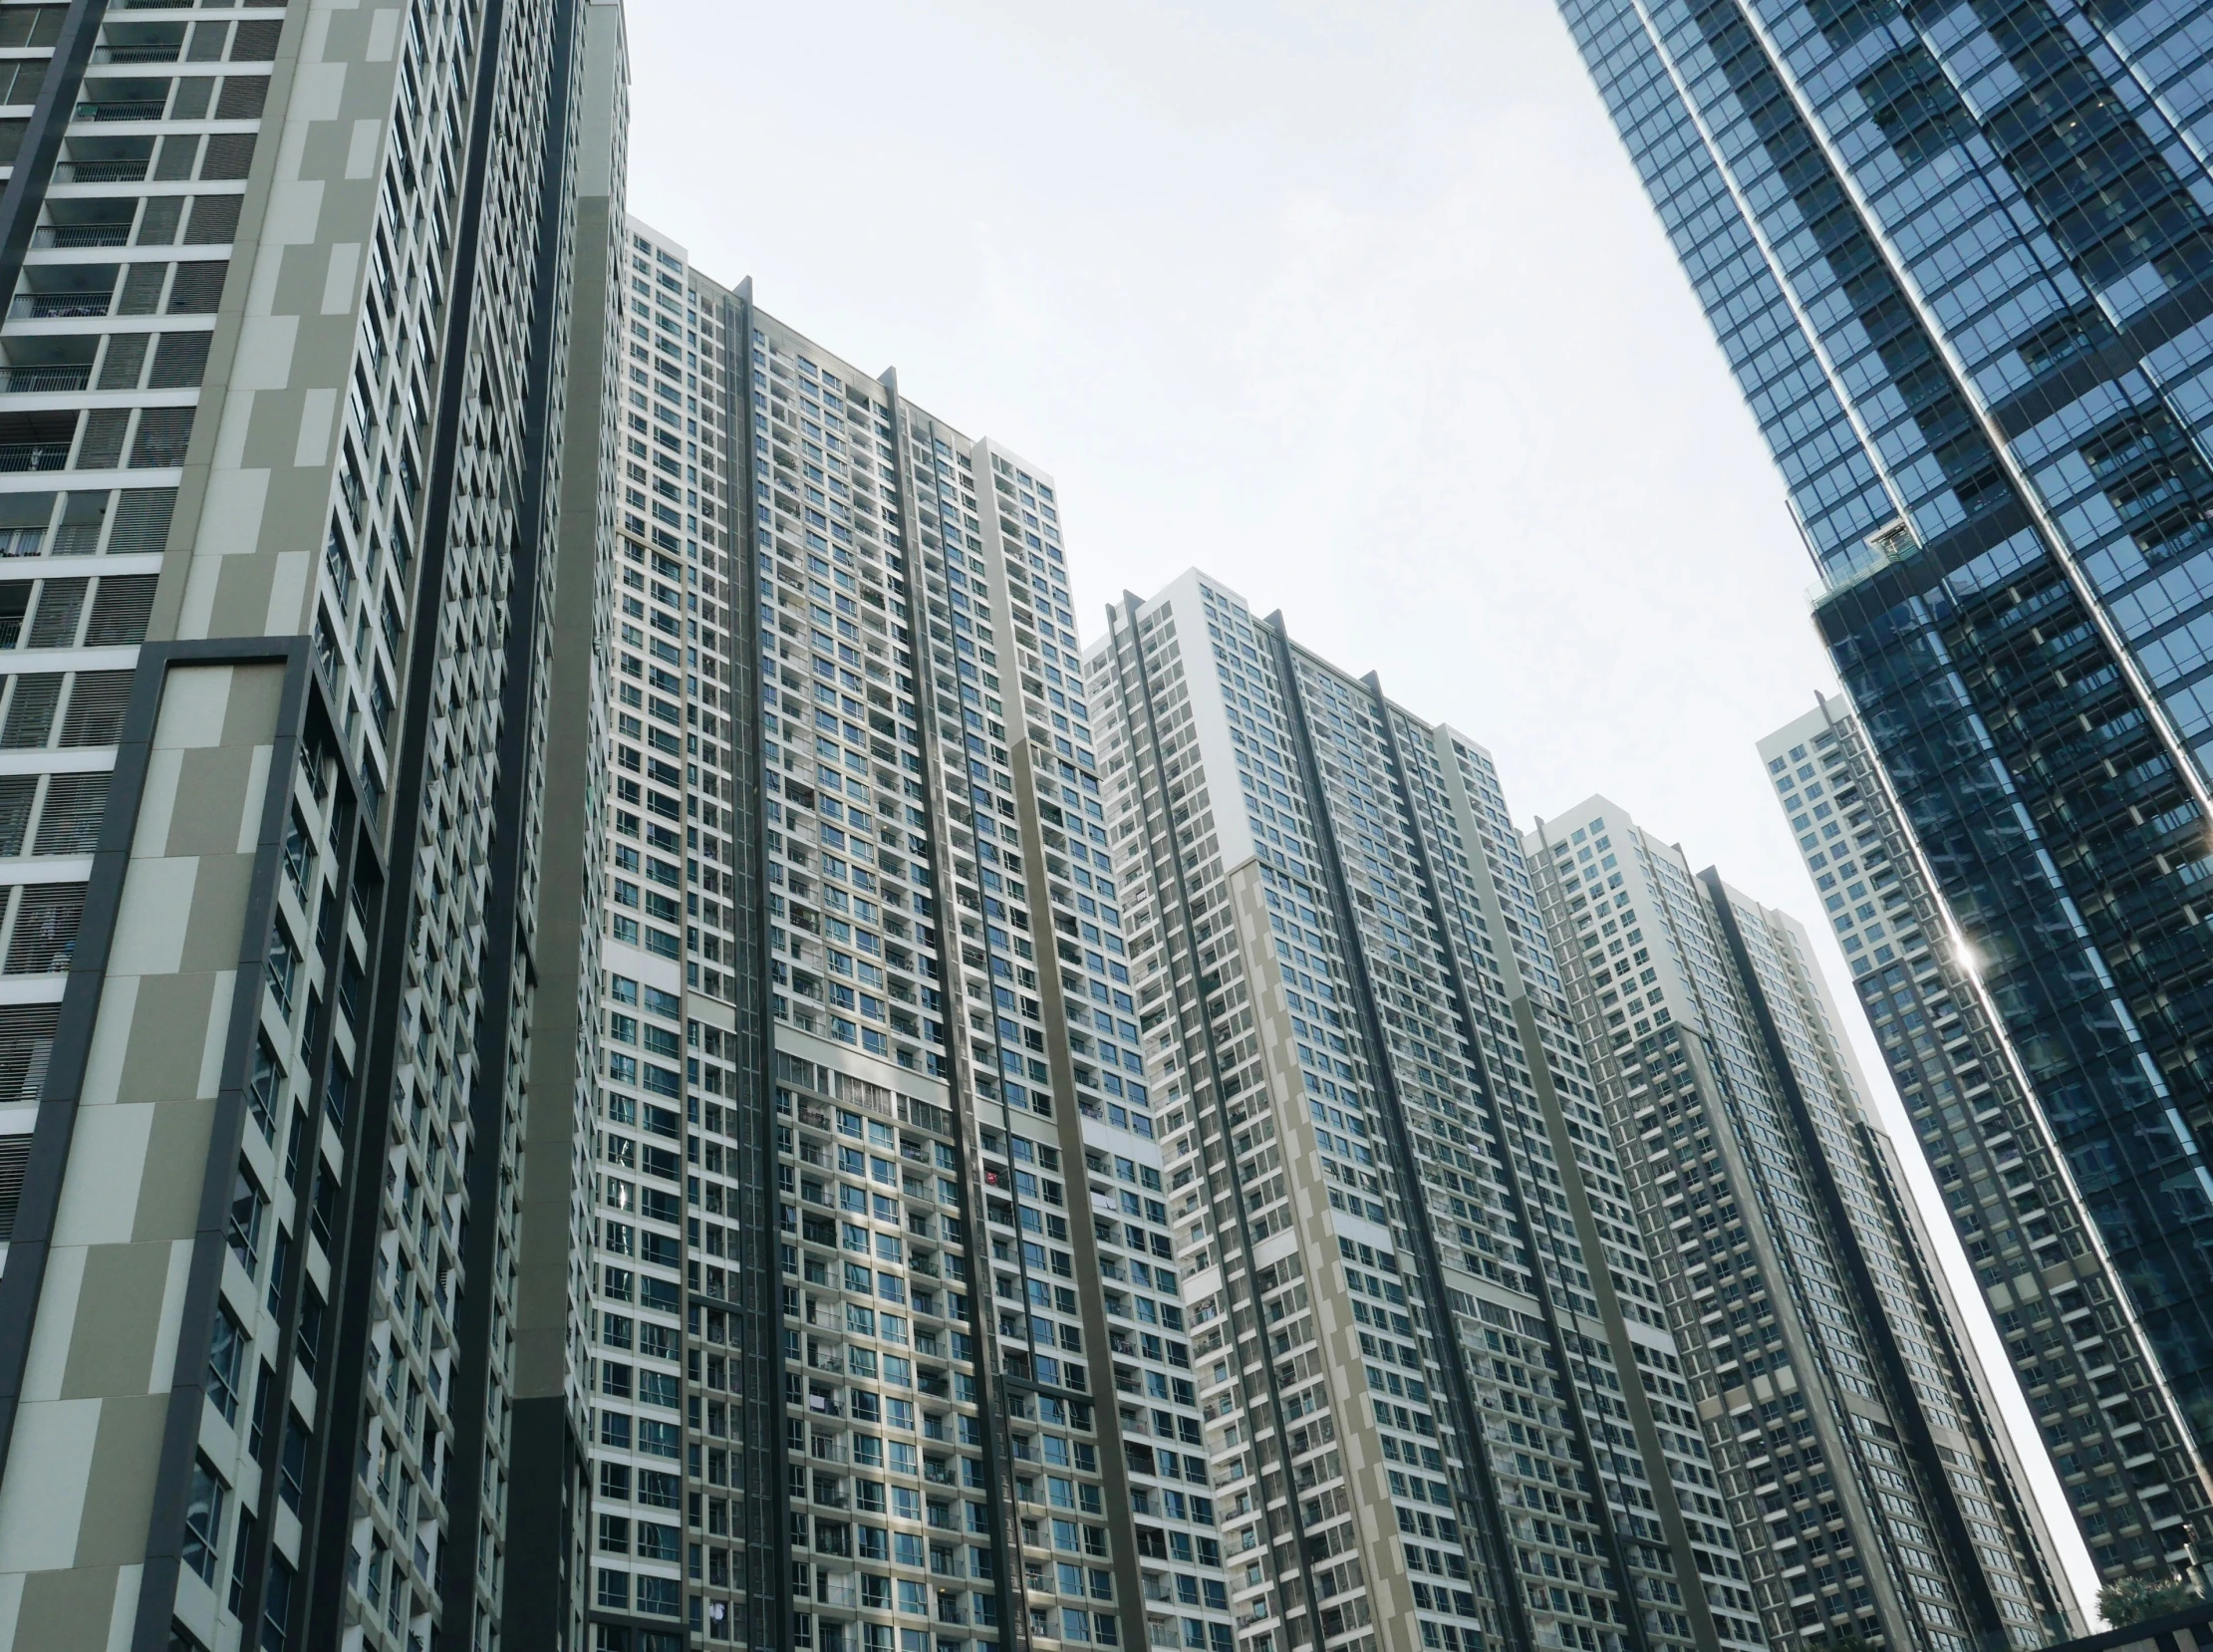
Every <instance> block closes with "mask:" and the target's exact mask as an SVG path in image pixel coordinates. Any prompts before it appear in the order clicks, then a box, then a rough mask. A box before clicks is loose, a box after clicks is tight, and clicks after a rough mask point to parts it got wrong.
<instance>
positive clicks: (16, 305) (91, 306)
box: [8, 291, 113, 321]
mask: <svg viewBox="0 0 2213 1652" xmlns="http://www.w3.org/2000/svg"><path fill="white" fill-rule="evenodd" d="M112 298H113V292H112V291H110V292H99V291H84V292H67V293H18V294H16V296H15V301H14V302H13V303H12V304H10V305H9V306H8V319H9V320H10V321H60V320H68V319H72V318H78V317H85V316H105V315H106V314H107V313H108V305H109V303H110V302H111V300H112Z"/></svg>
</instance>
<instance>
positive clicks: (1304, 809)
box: [1086, 572, 1765, 1652]
mask: <svg viewBox="0 0 2213 1652" xmlns="http://www.w3.org/2000/svg"><path fill="white" fill-rule="evenodd" d="M1086 676H1087V682H1088V685H1089V690H1090V698H1091V703H1092V706H1093V709H1094V710H1095V711H1096V712H1098V713H1099V716H1100V718H1101V723H1100V726H1101V738H1102V740H1103V742H1104V743H1103V745H1102V746H1101V747H1100V749H1101V751H1102V754H1103V756H1104V759H1105V781H1106V786H1107V791H1108V797H1107V800H1106V801H1107V809H1108V818H1109V822H1110V828H1111V835H1112V836H1113V837H1114V839H1115V847H1116V850H1117V853H1118V856H1119V862H1120V870H1121V873H1122V875H1123V880H1124V893H1125V904H1126V909H1127V911H1128V913H1129V914H1130V916H1129V919H1128V924H1129V930H1130V933H1131V937H1132V941H1131V950H1132V955H1133V967H1134V969H1135V972H1136V975H1137V981H1136V983H1135V984H1136V990H1137V995H1138V1006H1137V1007H1138V1011H1139V1025H1140V1026H1141V1027H1142V1028H1143V1029H1144V1030H1145V1033H1146V1036H1147V1039H1148V1040H1149V1042H1148V1045H1147V1049H1148V1059H1149V1060H1150V1062H1151V1064H1152V1066H1153V1069H1154V1094H1153V1101H1154V1109H1155V1115H1156V1118H1157V1120H1158V1130H1159V1133H1160V1135H1161V1137H1162V1138H1163V1140H1165V1142H1166V1143H1167V1159H1168V1169H1169V1188H1168V1199H1169V1205H1168V1212H1167V1215H1168V1217H1169V1219H1170V1221H1171V1222H1172V1223H1173V1225H1174V1229H1175V1236H1176V1241H1177V1245H1178V1250H1179V1255H1180V1259H1181V1265H1182V1267H1183V1270H1184V1277H1183V1289H1184V1298H1185V1306H1186V1311H1187V1313H1188V1314H1189V1316H1190V1323H1191V1325H1192V1327H1193V1329H1194V1331H1195V1333H1196V1336H1195V1340H1194V1342H1193V1344H1192V1350H1191V1355H1192V1363H1193V1366H1194V1379H1195V1381H1196V1383H1197V1385H1198V1398H1199V1402H1200V1406H1201V1408H1202V1415H1203V1417H1204V1420H1205V1424H1206V1427H1207V1429H1208V1431H1209V1440H1210V1445H1211V1447H1212V1449H1213V1452H1214V1456H1215V1473H1216V1476H1217V1480H1218V1482H1219V1489H1218V1492H1217V1507H1218V1514H1219V1517H1220V1520H1221V1524H1222V1537H1223V1544H1224V1550H1225V1558H1226V1560H1227V1562H1228V1565H1229V1573H1230V1575H1229V1579H1228V1581H1229V1585H1230V1591H1231V1596H1232V1604H1233V1608H1234V1610H1235V1613H1236V1617H1237V1622H1238V1625H1239V1630H1240V1635H1241V1642H1240V1644H1241V1647H1242V1648H1244V1649H1245V1652H1286V1649H1288V1648H1293V1647H1322V1646H1328V1647H1331V1648H1337V1647H1362V1648H1385V1647H1391V1648H1396V1647H1401V1646H1414V1645H1420V1646H1423V1647H1426V1648H1433V1647H1444V1648H1459V1649H1470V1648H1474V1647H1477V1646H1488V1645H1492V1644H1505V1645H1519V1646H1528V1645H1546V1646H1572V1647H1578V1648H1583V1649H1585V1652H1621V1649H1623V1648H1628V1647H1639V1648H1646V1647H1649V1648H1658V1647H1671V1646H1691V1645H1696V1646H1701V1647H1713V1646H1717V1645H1725V1646H1748V1647H1749V1646H1759V1645H1762V1644H1764V1641H1765V1636H1764V1633H1763V1630H1762V1627H1761V1622H1760V1615H1761V1614H1760V1610H1759V1605H1758V1603H1757V1601H1756V1600H1755V1598H1754V1595H1753V1593H1752V1592H1751V1583H1750V1580H1749V1579H1748V1577H1747V1575H1746V1570H1745V1565H1744V1560H1743V1556H1742V1555H1741V1553H1740V1550H1739V1546H1738V1542H1737V1539H1736V1536H1735V1534H1734V1532H1733V1529H1732V1522H1731V1516H1730V1512H1729V1510H1728V1508H1727V1506H1726V1504H1725V1502H1724V1499H1723V1495H1722V1490H1721V1487H1720V1485H1719V1482H1718V1479H1717V1476H1716V1473H1715V1468H1714V1465H1713V1463H1712V1461H1711V1459H1710V1456H1709V1452H1708V1447H1707V1445H1706V1442H1705V1440H1704V1439H1703V1438H1702V1433H1701V1425H1700V1419H1699V1415H1698V1412H1697V1410H1696V1407H1697V1404H1698V1396H1697V1395H1696V1394H1694V1393H1693V1391H1692V1390H1691V1388H1690V1387H1689V1377H1688V1375H1687V1374H1686V1373H1685V1371H1684V1370H1683V1367H1682V1361H1681V1359H1680V1357H1679V1355H1678V1352H1677V1349H1676V1346H1675V1342H1674V1339H1673V1338H1672V1336H1671V1335H1670V1334H1669V1331H1668V1329H1667V1325H1666V1318H1665V1313H1664V1306H1663V1303H1662V1300H1661V1297H1660V1294H1659V1290H1658V1284H1657V1277H1656V1273H1657V1270H1656V1268H1655V1266H1654V1264H1653V1263H1652V1261H1651V1260H1650V1259H1649V1257H1648V1255H1647V1253H1646V1248H1645V1240H1644V1238H1643V1236H1642V1234H1641V1232H1640V1230H1639V1227H1638V1222H1637V1217H1636V1214H1635V1212H1634V1210H1633V1209H1632V1207H1631V1205H1630V1194H1629V1188H1628V1186H1627V1184H1626V1182H1625V1180H1624V1176H1623V1170H1622V1164H1621V1155H1620V1153H1619V1152H1618V1150H1617V1148H1616V1145H1615V1141H1614V1137H1613V1134H1612V1131H1611V1129H1610V1127H1609V1125H1608V1122H1607V1118H1606V1115H1605V1113H1604V1111H1603V1110H1602V1102H1601V1098H1600V1096H1599V1093H1598V1090H1597V1087H1596V1079H1595V1078H1594V1077H1593V1075H1592V1074H1591V1072H1590V1070H1589V1069H1588V1067H1587V1066H1586V1064H1585V1059H1584V1055H1583V1050H1582V1045H1581V1041H1580V1039H1579V1037H1578V1035H1577V1032H1576V1029H1575V1025H1574V1022H1573V1019H1572V1017H1571V1016H1570V1014H1569V1009H1568V1004H1567V999H1566V996H1565V992H1564V989H1563V987H1562V985H1561V982H1560V977H1559V973H1558V965H1557V964H1556V963H1555V961H1554V959H1553V957H1552V954H1551V949H1550V946H1549V944H1548V943H1547V941H1546V939H1545V930H1544V926H1543V922H1542V920H1541V918H1540V917H1539V915H1538V912H1537V909H1536V904H1535V892H1534V890H1533V888H1532V887H1531V884H1530V879H1529V876H1528V874H1527V871H1526V870H1525V868H1524V867H1523V865H1522V859H1521V841H1520V838H1519V836H1518V834H1517V833H1516V832H1515V831H1514V829H1513V827H1512V824H1511V821H1510V819H1509V816H1508V813H1507V808H1506V804H1505V801H1504V799H1503V797H1502V795H1501V793H1500V789H1499V781H1498V777H1497V774H1496V772H1495V771H1494V769H1493V766H1492V763H1491V759H1490V758H1489V756H1488V755H1486V753H1485V752H1484V751H1483V750H1482V748H1481V747H1479V746H1477V745H1476V744H1475V743H1474V742H1472V741H1470V740H1468V739H1466V738H1465V737H1464V736H1462V735H1459V734H1457V733H1455V732H1454V731H1453V730H1451V729H1450V728H1446V727H1443V726H1440V725H1436V724H1432V723H1427V722H1423V721H1421V720H1420V719H1418V718H1416V717H1414V716H1413V715H1411V714H1410V713H1408V712H1407V711H1406V710H1404V709H1403V708H1401V707H1399V706H1397V705H1394V704H1392V703H1391V702H1390V701H1389V700H1387V699H1386V698H1384V696H1383V694H1382V692H1381V690H1380V688H1378V687H1377V685H1376V683H1375V680H1374V679H1373V678H1370V679H1368V680H1367V681H1365V682H1361V681H1356V680H1354V679H1351V678H1349V677H1347V676H1345V675H1344V674H1343V673H1341V672H1339V671H1337V670H1336V669H1335V668H1333V667H1331V666H1329V665H1327V664H1326V663H1325V662H1323V661H1321V660H1319V659H1316V658H1315V657H1314V656H1313V655H1311V654H1309V653H1307V652H1306V651H1304V650H1303V649H1300V648H1298V647H1297V646H1296V645H1295V644H1293V643H1292V642H1291V640H1290V639H1289V638H1288V636H1287V635H1286V634H1285V631H1284V628H1283V626H1282V623H1281V621H1280V620H1279V619H1270V620H1256V619H1254V618H1253V616H1252V615H1251V613H1250V612H1249V610H1248V608H1247V606H1246V604H1245V601H1244V599H1243V598H1241V597H1239V596H1238V595H1237V594H1236V593H1234V592H1232V591H1230V590H1228V589H1226V588H1225V587H1223V586H1222V585H1221V584H1220V583H1219V582H1217V581H1214V580H1212V579H1210V578H1208V577H1207V576H1205V575H1204V574H1200V573H1196V572H1194V573H1189V574H1186V575H1185V576H1183V577H1182V578H1181V579H1179V580H1177V581H1176V582H1175V583H1174V584H1172V585H1171V586H1169V587H1168V588H1167V589H1166V590H1164V591H1162V592H1161V593H1159V594H1158V595H1156V596H1155V597H1153V598H1151V599H1150V600H1145V601H1141V600H1139V599H1138V598H1136V597H1134V596H1133V597H1128V598H1126V599H1125V600H1124V601H1123V603H1122V604H1120V605H1119V606H1117V607H1116V608H1115V609H1114V610H1113V611H1112V613H1111V615H1110V628H1109V634H1108V637H1107V638H1106V640H1105V642H1104V643H1103V644H1102V645H1101V646H1099V647H1098V648H1097V649H1096V650H1095V651H1094V652H1093V654H1092V656H1091V657H1090V660H1089V662H1088V665H1087V670H1086Z"/></svg>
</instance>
